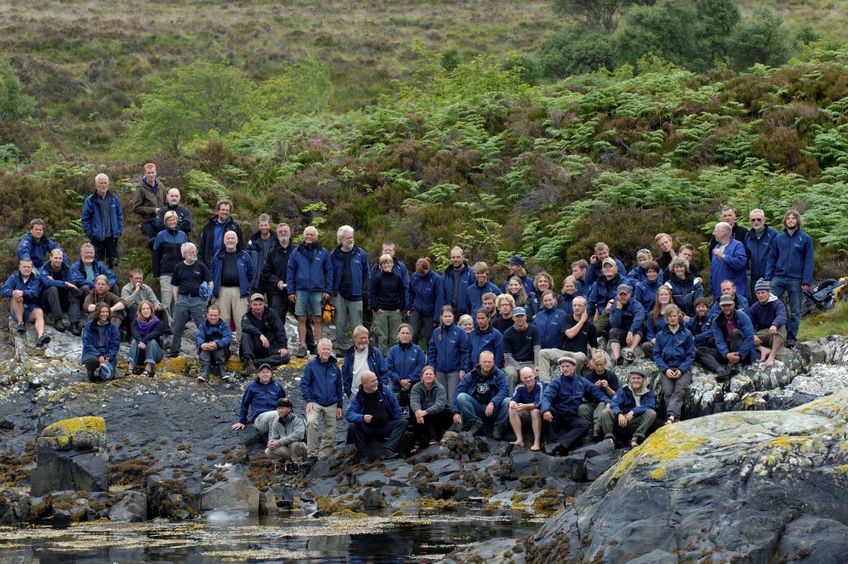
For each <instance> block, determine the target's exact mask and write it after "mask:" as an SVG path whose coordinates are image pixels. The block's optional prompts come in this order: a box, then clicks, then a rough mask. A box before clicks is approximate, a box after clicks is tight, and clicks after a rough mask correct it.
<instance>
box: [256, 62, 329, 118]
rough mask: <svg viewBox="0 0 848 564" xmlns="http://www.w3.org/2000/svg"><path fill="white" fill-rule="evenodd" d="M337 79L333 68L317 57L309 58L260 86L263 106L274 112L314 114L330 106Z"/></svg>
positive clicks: (278, 113) (280, 113) (280, 114)
mask: <svg viewBox="0 0 848 564" xmlns="http://www.w3.org/2000/svg"><path fill="white" fill-rule="evenodd" d="M332 96H333V81H332V76H331V73H330V68H329V67H328V66H327V65H325V64H324V63H321V62H317V61H305V62H301V63H295V64H292V65H289V66H288V67H286V69H285V71H284V72H283V73H282V74H280V75H278V76H275V77H273V78H270V79H268V80H266V81H265V82H263V83H262V84H261V85H260V86H259V97H260V100H261V104H262V107H263V108H264V109H266V110H267V111H268V112H269V113H270V114H271V115H274V116H286V115H291V114H314V113H318V112H322V111H325V110H328V109H329V108H330V98H332Z"/></svg>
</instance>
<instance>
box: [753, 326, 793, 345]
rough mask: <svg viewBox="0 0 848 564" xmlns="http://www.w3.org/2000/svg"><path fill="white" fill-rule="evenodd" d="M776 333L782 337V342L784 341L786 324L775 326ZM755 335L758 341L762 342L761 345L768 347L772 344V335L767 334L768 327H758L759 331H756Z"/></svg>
mask: <svg viewBox="0 0 848 564" xmlns="http://www.w3.org/2000/svg"><path fill="white" fill-rule="evenodd" d="M777 334H778V335H780V336H781V337H783V342H784V343H785V342H786V335H787V333H786V325H784V326H783V327H778V328H777ZM757 337H759V338H760V342H761V343H762V346H764V347H770V346H771V345H772V335H769V330H768V329H760V330H759V331H757Z"/></svg>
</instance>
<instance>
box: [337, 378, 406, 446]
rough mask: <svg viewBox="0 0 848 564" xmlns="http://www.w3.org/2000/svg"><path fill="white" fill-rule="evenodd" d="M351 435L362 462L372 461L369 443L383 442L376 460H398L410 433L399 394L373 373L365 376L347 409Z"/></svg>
mask: <svg viewBox="0 0 848 564" xmlns="http://www.w3.org/2000/svg"><path fill="white" fill-rule="evenodd" d="M345 419H347V422H348V424H349V425H350V427H349V429H350V434H351V435H352V437H353V443H354V444H355V445H356V452H357V454H358V455H359V460H360V461H361V462H368V461H370V460H371V459H372V452H371V449H370V448H369V444H368V443H369V442H371V441H374V440H377V441H378V442H381V443H383V444H382V449H381V451H380V453H379V454H378V455H377V456H376V457H373V458H381V459H383V460H391V459H393V458H397V457H398V445H400V440H401V439H402V438H403V434H404V431H406V422H407V420H406V418H405V417H404V416H403V414H402V413H401V410H400V405H399V404H398V400H397V398H396V397H395V395H394V394H393V393H392V391H391V390H389V389H388V388H387V387H386V386H384V385H383V383H382V382H381V381H380V379H379V378H377V375H376V374H374V373H373V372H371V371H366V372H364V373H363V374H362V385H361V386H360V387H359V391H357V392H356V395H354V396H353V397H352V398H351V400H350V403H349V404H348V406H347V409H346V410H345Z"/></svg>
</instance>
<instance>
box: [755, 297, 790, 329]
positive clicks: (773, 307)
mask: <svg viewBox="0 0 848 564" xmlns="http://www.w3.org/2000/svg"><path fill="white" fill-rule="evenodd" d="M745 311H746V312H747V313H748V317H750V318H751V323H752V324H753V325H754V331H755V332H756V331H759V330H760V329H768V328H769V327H771V326H772V325H774V326H775V327H777V328H778V329H780V328H781V327H783V326H784V325H786V305H785V304H784V303H783V300H781V299H779V298H778V297H777V296H775V295H774V294H771V293H770V294H769V297H768V301H767V302H766V304H765V305H763V304H761V303H760V302H759V300H757V301H755V302H754V305H752V306H751V307H749V308H748V309H747V310H745Z"/></svg>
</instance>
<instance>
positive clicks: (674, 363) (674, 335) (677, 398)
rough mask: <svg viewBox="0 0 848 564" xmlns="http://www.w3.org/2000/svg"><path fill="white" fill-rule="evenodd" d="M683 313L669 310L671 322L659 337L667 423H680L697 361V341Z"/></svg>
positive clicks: (657, 352) (658, 355) (656, 348)
mask: <svg viewBox="0 0 848 564" xmlns="http://www.w3.org/2000/svg"><path fill="white" fill-rule="evenodd" d="M682 316H683V314H682V313H681V311H680V309H679V308H678V307H677V306H676V305H674V304H672V305H670V306H668V307H667V308H666V310H665V319H666V321H667V322H668V325H666V326H665V327H664V328H663V329H662V330H661V331H660V332H659V333H657V336H656V343H655V344H654V362H656V363H657V368H658V369H659V371H660V384H661V385H662V389H663V396H664V397H665V401H666V415H667V416H668V420H667V421H666V423H674V422H676V421H680V412H681V408H682V407H683V400H684V399H685V398H686V390H688V389H689V386H690V385H691V384H692V374H691V373H690V369H691V368H692V363H693V362H695V338H694V337H693V336H692V333H691V332H690V331H689V329H687V328H686V327H684V326H683V325H682V324H681V323H680V322H681V318H682Z"/></svg>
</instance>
